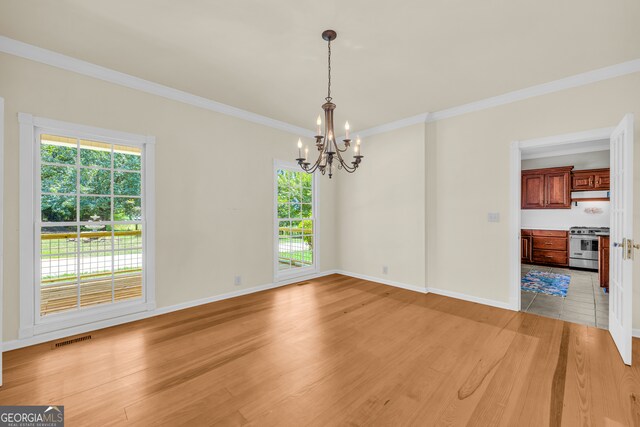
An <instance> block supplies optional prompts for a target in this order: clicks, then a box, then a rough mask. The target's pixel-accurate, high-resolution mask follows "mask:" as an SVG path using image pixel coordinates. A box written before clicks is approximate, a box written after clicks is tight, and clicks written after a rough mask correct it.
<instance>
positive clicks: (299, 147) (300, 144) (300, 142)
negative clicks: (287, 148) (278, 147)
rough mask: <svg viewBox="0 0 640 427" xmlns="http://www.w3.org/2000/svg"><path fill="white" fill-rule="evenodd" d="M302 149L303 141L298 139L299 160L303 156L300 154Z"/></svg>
mask: <svg viewBox="0 0 640 427" xmlns="http://www.w3.org/2000/svg"><path fill="white" fill-rule="evenodd" d="M301 148H302V140H301V139H300V138H298V158H301V157H302V154H301V153H300V149H301Z"/></svg>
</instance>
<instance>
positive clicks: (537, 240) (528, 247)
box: [520, 230, 569, 267]
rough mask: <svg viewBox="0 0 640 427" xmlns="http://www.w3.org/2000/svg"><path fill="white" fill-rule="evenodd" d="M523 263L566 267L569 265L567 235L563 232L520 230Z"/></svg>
mask: <svg viewBox="0 0 640 427" xmlns="http://www.w3.org/2000/svg"><path fill="white" fill-rule="evenodd" d="M520 243H521V258H522V262H523V263H534V264H544V265H553V266H559V267H566V266H568V265H569V233H568V232H567V231H563V230H521V237H520Z"/></svg>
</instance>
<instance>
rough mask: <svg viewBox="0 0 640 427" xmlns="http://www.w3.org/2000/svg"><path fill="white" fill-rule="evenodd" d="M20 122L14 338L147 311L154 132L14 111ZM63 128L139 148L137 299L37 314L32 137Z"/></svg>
mask: <svg viewBox="0 0 640 427" xmlns="http://www.w3.org/2000/svg"><path fill="white" fill-rule="evenodd" d="M18 122H19V124H20V218H21V221H20V329H19V332H18V337H19V338H20V339H24V338H29V337H32V336H34V335H38V334H43V333H48V332H53V331H58V330H61V329H66V328H70V327H74V326H79V325H86V324H90V323H93V322H99V321H103V320H107V319H111V318H115V317H119V316H125V315H128V314H133V313H139V312H143V311H151V310H154V309H155V307H156V303H155V215H156V213H155V137H153V136H146V135H137V134H131V133H126V132H119V131H113V130H109V129H102V128H97V127H92V126H85V125H79V124H75V123H68V122H63V121H59V120H53V119H46V118H41V117H34V116H32V115H31V114H27V113H19V114H18ZM43 132H48V133H63V134H64V135H65V136H70V137H73V138H82V139H97V140H99V141H103V142H105V143H112V144H122V145H132V146H137V147H140V148H141V149H142V151H143V156H144V170H143V171H142V173H143V175H142V180H143V188H142V194H141V197H142V198H143V203H144V204H145V208H144V210H145V218H144V219H143V229H144V230H145V232H144V233H143V247H144V250H143V260H142V265H143V298H142V299H140V300H136V301H122V302H116V303H112V304H109V305H99V306H95V307H90V308H84V309H82V310H78V311H74V312H66V313H58V314H51V315H47V316H45V317H41V316H40V309H39V307H36V303H37V301H39V297H37V296H36V292H35V287H36V286H35V284H36V281H38V282H39V277H38V278H37V277H36V273H37V272H38V269H37V268H36V265H35V260H36V244H35V238H36V235H39V234H38V233H36V227H35V225H36V224H35V223H36V221H35V218H36V216H35V214H36V208H37V207H38V206H39V202H38V201H37V200H36V197H37V196H38V195H37V194H36V189H37V188H38V186H37V185H36V182H35V179H36V177H37V176H39V174H36V172H37V171H36V165H37V164H38V159H37V158H36V154H38V155H39V153H40V152H39V150H38V151H37V152H36V149H35V148H36V143H37V142H38V141H36V136H37V135H39V134H40V133H43Z"/></svg>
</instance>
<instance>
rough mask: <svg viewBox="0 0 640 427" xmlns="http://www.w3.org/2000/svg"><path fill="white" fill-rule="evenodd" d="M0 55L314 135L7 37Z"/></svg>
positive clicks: (2, 40) (1, 38) (0, 40)
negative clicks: (8, 55)
mask: <svg viewBox="0 0 640 427" xmlns="http://www.w3.org/2000/svg"><path fill="white" fill-rule="evenodd" d="M0 52H4V53H7V54H10V55H14V56H18V57H21V58H25V59H29V60H31V61H35V62H40V63H42V64H46V65H50V66H52V67H56V68H61V69H63V70H67V71H72V72H74V73H78V74H82V75H85V76H89V77H93V78H96V79H99V80H103V81H106V82H109V83H114V84H117V85H120V86H124V87H128V88H130V89H135V90H139V91H141V92H146V93H149V94H151V95H157V96H161V97H163V98H167V99H171V100H173V101H178V102H181V103H184V104H189V105H193V106H194V107H199V108H204V109H205V110H210V111H214V112H216V113H221V114H225V115H227V116H231V117H235V118H238V119H242V120H246V121H248V122H252V123H257V124H260V125H263V126H268V127H271V128H274V129H278V130H282V131H285V132H289V133H292V134H296V135H300V136H306V137H313V135H314V132H313V131H312V130H309V129H304V128H301V127H299V126H295V125H292V124H290V123H286V122H282V121H280V120H276V119H272V118H270V117H266V116H262V115H260V114H256V113H252V112H250V111H246V110H243V109H241V108H236V107H232V106H230V105H227V104H223V103H221V102H217V101H213V100H211V99H207V98H204V97H202V96H198V95H194V94H192V93H189V92H185V91H182V90H178V89H174V88H171V87H169V86H164V85H161V84H159V83H154V82H151V81H149V80H145V79H141V78H139V77H135V76H132V75H129V74H125V73H121V72H119V71H115V70H112V69H110V68H106V67H102V66H100V65H96V64H92V63H90V62H86V61H82V60H80V59H76V58H72V57H70V56H67V55H63V54H60V53H57V52H53V51H51V50H48V49H43V48H41V47H37V46H34V45H31V44H28V43H24V42H21V41H18V40H14V39H11V38H9V37H5V36H0Z"/></svg>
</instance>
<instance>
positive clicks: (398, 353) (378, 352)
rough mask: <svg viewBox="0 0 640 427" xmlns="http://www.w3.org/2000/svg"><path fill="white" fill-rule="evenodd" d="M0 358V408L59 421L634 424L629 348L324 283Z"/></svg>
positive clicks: (639, 350)
mask: <svg viewBox="0 0 640 427" xmlns="http://www.w3.org/2000/svg"><path fill="white" fill-rule="evenodd" d="M92 335H93V338H92V339H91V340H90V341H85V342H81V343H76V344H71V345H69V346H65V347H61V348H58V349H51V344H43V345H40V346H34V347H30V348H25V349H21V350H16V351H12V352H8V353H5V355H4V363H5V374H4V375H5V376H4V381H5V385H4V386H3V387H2V390H1V391H0V404H1V405H7V404H48V403H51V404H63V405H65V414H66V417H67V425H69V426H73V425H81V426H87V425H101V426H102V425H120V424H132V425H182V424H186V425H212V424H224V425H244V424H253V425H280V426H282V425H285V426H289V425H290V426H301V425H318V426H320V425H322V426H324V425H420V426H430V425H478V426H489V425H504V426H545V425H552V426H558V425H566V426H574V425H592V426H632V425H640V371H639V368H640V363H637V362H640V347H639V346H638V342H637V341H634V360H635V361H636V364H635V365H634V366H633V367H625V366H624V365H623V364H622V362H621V361H620V359H619V357H618V355H617V354H616V351H615V348H614V345H613V342H612V341H611V339H610V337H609V335H608V332H607V331H604V330H601V329H596V328H592V327H587V326H582V325H577V324H572V323H566V322H563V321H560V320H554V319H549V318H545V317H539V316H536V315H532V314H527V313H516V312H511V311H507V310H501V309H497V308H491V307H487V306H482V305H478V304H473V303H468V302H463V301H459V300H455V299H451V298H446V297H442V296H438V295H433V294H430V295H422V294H419V293H415V292H411V291H406V290H402V289H397V288H392V287H388V286H384V285H380V284H376V283H372V282H366V281H363V280H358V279H353V278H348V277H345V276H339V275H333V276H328V277H325V278H322V279H318V280H313V281H310V282H306V283H302V284H299V285H291V286H287V287H283V288H279V289H274V290H271V291H267V292H261V293H258V294H252V295H247V296H244V297H240V298H235V299H232V300H226V301H221V302H217V303H212V304H208V305H205V306H200V307H196V308H193V309H188V310H183V311H180V312H176V313H171V314H167V315H163V316H159V317H155V318H151V319H147V320H143V321H139V322H135V323H130V324H127V325H122V326H118V327H114V328H110V329H105V330H101V331H98V332H95V333H93V334H92Z"/></svg>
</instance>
